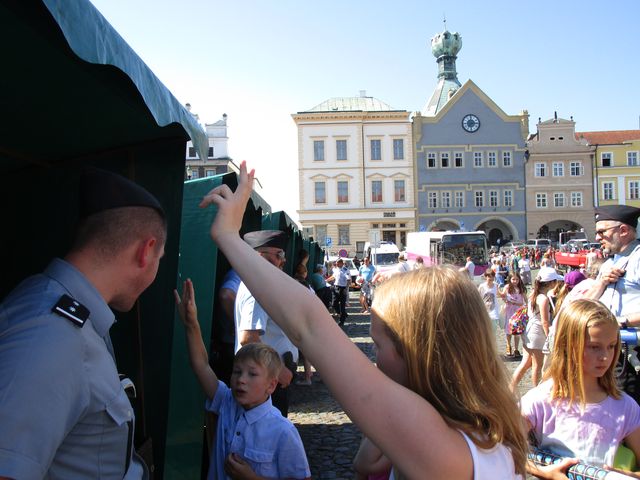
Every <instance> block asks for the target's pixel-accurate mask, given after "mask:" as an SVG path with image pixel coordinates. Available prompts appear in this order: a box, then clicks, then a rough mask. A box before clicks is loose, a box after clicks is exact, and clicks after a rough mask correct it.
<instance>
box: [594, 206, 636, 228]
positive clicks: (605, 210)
mask: <svg viewBox="0 0 640 480" xmlns="http://www.w3.org/2000/svg"><path fill="white" fill-rule="evenodd" d="M639 216H640V208H635V207H630V206H628V205H606V206H603V207H598V208H596V222H601V221H604V220H614V221H617V222H622V223H626V224H627V225H631V226H632V227H634V228H635V226H636V225H637V223H638V217H639Z"/></svg>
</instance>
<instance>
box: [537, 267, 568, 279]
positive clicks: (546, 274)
mask: <svg viewBox="0 0 640 480" xmlns="http://www.w3.org/2000/svg"><path fill="white" fill-rule="evenodd" d="M536 279H537V280H540V281H541V282H553V281H554V280H561V281H564V277H563V276H562V275H560V274H559V273H558V272H556V269H555V268H553V267H542V268H541V269H540V271H539V272H538V276H537V277H536Z"/></svg>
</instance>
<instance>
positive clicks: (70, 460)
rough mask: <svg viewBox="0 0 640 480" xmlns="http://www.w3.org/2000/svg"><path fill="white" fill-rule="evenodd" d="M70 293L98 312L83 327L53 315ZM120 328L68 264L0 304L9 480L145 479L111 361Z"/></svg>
mask: <svg viewBox="0 0 640 480" xmlns="http://www.w3.org/2000/svg"><path fill="white" fill-rule="evenodd" d="M65 294H66V295H68V296H70V297H72V298H73V299H75V300H76V301H77V302H79V303H81V304H82V305H84V306H85V307H86V308H87V309H88V310H89V312H90V313H89V316H88V319H87V320H86V321H85V323H84V325H83V326H82V327H80V326H79V325H76V324H75V323H74V322H72V321H71V320H70V319H68V318H65V316H63V315H60V314H58V313H53V312H52V308H53V307H54V306H55V305H56V304H57V302H58V301H59V299H60V298H61V297H62V295H65ZM113 322H114V315H113V313H112V311H111V310H110V309H109V307H108V306H107V304H106V303H105V302H104V300H103V299H102V297H101V296H100V294H99V293H98V292H97V290H96V289H95V288H94V287H93V286H92V285H91V284H90V283H89V282H88V281H87V280H86V278H85V277H84V276H83V275H82V274H81V273H80V272H79V271H78V270H77V269H76V268H74V267H73V266H72V265H71V264H69V263H67V262H65V261H63V260H60V259H54V260H53V261H52V262H51V264H50V265H49V266H48V267H47V269H46V270H45V272H44V273H43V274H40V275H35V276H33V277H30V278H28V279H26V280H25V281H24V282H22V283H21V284H20V285H19V286H18V287H17V288H16V289H15V290H14V291H13V292H12V293H11V294H9V296H7V298H6V299H5V301H4V302H3V303H2V304H1V305H0V476H8V477H11V478H16V479H36V478H37V479H41V478H43V477H46V478H61V479H123V478H124V479H126V480H130V479H140V478H145V477H146V475H147V474H146V468H145V467H143V465H142V463H140V462H139V461H138V460H137V458H136V457H135V456H134V458H133V459H132V458H131V454H130V452H129V448H128V443H129V441H130V440H131V439H132V438H133V437H132V436H131V437H130V435H133V420H134V416H133V409H132V408H131V404H130V402H129V399H128V398H127V396H126V394H125V392H124V390H123V388H122V386H121V384H120V380H119V377H118V371H117V369H116V365H115V361H114V359H113V357H112V353H111V352H110V348H111V347H110V345H111V344H110V340H109V339H108V332H109V328H110V327H111V325H112V324H113ZM105 338H106V339H105ZM107 342H108V343H109V346H107ZM128 463H129V468H128V469H127V467H126V465H127V464H128Z"/></svg>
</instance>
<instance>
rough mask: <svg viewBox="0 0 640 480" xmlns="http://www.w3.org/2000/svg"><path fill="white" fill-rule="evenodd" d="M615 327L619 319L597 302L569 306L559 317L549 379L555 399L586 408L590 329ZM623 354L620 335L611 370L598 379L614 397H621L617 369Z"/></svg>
mask: <svg viewBox="0 0 640 480" xmlns="http://www.w3.org/2000/svg"><path fill="white" fill-rule="evenodd" d="M597 325H613V326H615V327H616V328H617V327H618V322H617V320H616V317H615V316H614V315H613V313H611V312H610V311H609V309H608V308H607V307H605V306H604V305H603V304H602V303H600V302H599V301H597V300H589V299H579V300H574V301H573V302H570V303H569V304H568V305H566V306H565V307H564V308H563V309H562V311H561V312H560V315H559V316H558V320H557V325H556V334H555V339H554V344H553V351H552V352H551V362H550V364H549V369H548V370H547V372H546V373H545V379H548V378H551V379H552V380H553V388H552V389H551V398H558V399H566V400H568V401H569V403H570V404H571V403H573V402H575V401H578V402H580V406H581V407H582V408H584V406H585V390H584V379H583V375H582V369H583V357H584V345H585V341H586V339H587V330H588V329H589V327H595V326H597ZM619 355H620V336H618V342H617V344H616V348H615V352H614V354H613V361H612V362H611V365H610V366H609V368H608V369H607V371H606V372H605V373H604V375H602V376H601V377H599V378H598V384H599V385H600V387H601V388H602V389H603V390H604V391H605V392H606V393H607V395H610V396H612V397H613V398H616V399H618V398H620V390H619V389H618V386H617V384H616V379H615V375H614V372H613V370H614V368H615V366H616V361H617V359H618V356H619Z"/></svg>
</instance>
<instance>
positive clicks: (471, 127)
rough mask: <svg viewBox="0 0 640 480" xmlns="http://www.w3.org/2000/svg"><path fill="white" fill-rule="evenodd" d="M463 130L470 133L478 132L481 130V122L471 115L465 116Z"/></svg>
mask: <svg viewBox="0 0 640 480" xmlns="http://www.w3.org/2000/svg"><path fill="white" fill-rule="evenodd" d="M462 128H464V129H465V130H466V131H467V132H469V133H473V132H476V131H477V130H478V129H479V128H480V120H478V117H476V116H475V115H473V114H471V113H470V114H469V115H465V116H464V118H463V119H462Z"/></svg>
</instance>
